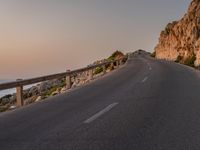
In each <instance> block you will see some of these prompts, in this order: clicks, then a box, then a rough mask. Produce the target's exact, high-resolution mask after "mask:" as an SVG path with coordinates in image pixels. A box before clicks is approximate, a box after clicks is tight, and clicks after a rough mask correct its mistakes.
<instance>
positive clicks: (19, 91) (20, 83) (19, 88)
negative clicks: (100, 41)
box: [0, 56, 128, 107]
mask: <svg viewBox="0 0 200 150" xmlns="http://www.w3.org/2000/svg"><path fill="white" fill-rule="evenodd" d="M127 58H128V56H124V57H123V58H120V59H117V60H113V61H107V62H104V63H100V64H97V65H91V66H88V67H85V68H81V69H77V70H73V71H69V70H68V71H66V72H63V73H58V74H52V75H47V76H41V77H36V78H31V79H24V80H23V79H17V80H16V81H14V82H8V83H2V84H0V90H7V89H12V88H16V100H17V102H16V105H17V107H20V106H23V105H24V99H23V87H24V86H26V85H31V84H36V83H39V82H44V81H49V80H53V79H60V78H66V88H67V89H70V88H71V86H72V77H74V76H75V75H76V74H78V73H82V72H85V71H88V72H89V78H90V79H93V75H94V74H93V72H94V71H93V70H94V69H95V68H97V67H102V68H103V74H105V73H106V65H112V66H114V64H115V65H116V67H117V68H118V67H119V66H120V65H122V64H123V61H124V60H126V59H127Z"/></svg>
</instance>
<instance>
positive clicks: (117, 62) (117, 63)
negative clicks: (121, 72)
mask: <svg viewBox="0 0 200 150" xmlns="http://www.w3.org/2000/svg"><path fill="white" fill-rule="evenodd" d="M116 65H117V68H119V60H117V61H116Z"/></svg>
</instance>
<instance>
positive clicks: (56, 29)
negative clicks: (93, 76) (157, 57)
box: [0, 0, 191, 78]
mask: <svg viewBox="0 0 200 150" xmlns="http://www.w3.org/2000/svg"><path fill="white" fill-rule="evenodd" d="M190 2H191V1H190V0H0V18H1V19H0V33H1V36H0V41H1V44H0V54H1V55H0V78H19V77H22V78H26V77H32V76H37V75H43V74H48V73H56V72H62V71H65V70H66V69H68V68H71V69H73V68H78V67H81V66H85V65H87V64H88V63H90V62H93V61H94V60H97V59H101V58H104V57H106V56H108V55H109V54H111V53H112V52H113V51H114V50H117V49H119V50H123V51H124V52H129V51H132V50H137V49H145V50H147V51H153V48H154V47H155V45H156V43H157V41H158V37H159V34H160V31H161V30H163V29H164V27H165V26H166V24H167V23H168V22H170V21H173V20H177V19H180V18H181V17H182V16H183V15H184V13H185V12H186V10H187V8H188V5H189V3H190Z"/></svg>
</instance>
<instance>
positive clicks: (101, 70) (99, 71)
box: [94, 67, 103, 74]
mask: <svg viewBox="0 0 200 150" xmlns="http://www.w3.org/2000/svg"><path fill="white" fill-rule="evenodd" d="M101 72H103V68H102V67H97V68H95V71H94V74H99V73H101Z"/></svg>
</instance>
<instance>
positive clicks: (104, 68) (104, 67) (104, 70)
mask: <svg viewBox="0 0 200 150" xmlns="http://www.w3.org/2000/svg"><path fill="white" fill-rule="evenodd" d="M103 74H106V65H103Z"/></svg>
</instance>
